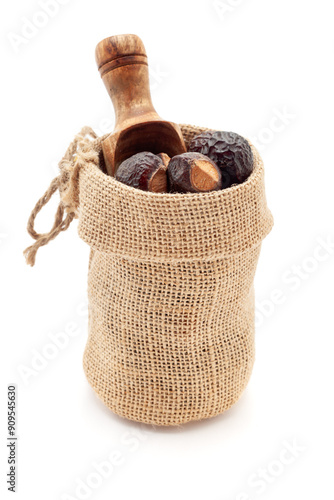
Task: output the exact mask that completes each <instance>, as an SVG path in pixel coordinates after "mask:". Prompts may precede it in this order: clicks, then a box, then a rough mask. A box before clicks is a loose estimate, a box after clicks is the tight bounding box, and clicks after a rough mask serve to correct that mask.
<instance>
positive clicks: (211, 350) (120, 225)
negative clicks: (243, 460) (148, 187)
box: [60, 125, 273, 425]
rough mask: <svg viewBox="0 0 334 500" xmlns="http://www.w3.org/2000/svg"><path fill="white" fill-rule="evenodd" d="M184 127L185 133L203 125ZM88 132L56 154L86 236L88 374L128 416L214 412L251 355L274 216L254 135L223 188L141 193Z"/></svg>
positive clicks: (243, 380) (234, 390)
mask: <svg viewBox="0 0 334 500" xmlns="http://www.w3.org/2000/svg"><path fill="white" fill-rule="evenodd" d="M181 129H182V132H183V135H184V138H185V141H186V143H188V142H189V141H190V140H191V139H192V137H194V135H196V134H198V133H200V132H202V131H203V130H206V129H203V128H198V127H193V126H188V125H183V126H181ZM90 136H91V137H92V138H93V140H88V139H87V138H85V137H83V138H82V139H81V140H80V141H79V143H78V144H77V145H76V148H72V150H73V155H72V159H66V161H65V162H63V164H62V165H61V167H62V179H63V182H62V183H61V185H60V191H61V195H62V203H63V204H64V205H65V207H66V209H67V212H68V213H74V214H76V215H78V216H79V229H78V231H79V235H80V237H81V238H82V239H83V240H84V241H85V242H86V243H88V244H89V245H90V247H91V255H90V264H89V274H88V298H89V337H88V341H87V345H86V349H85V353H84V370H85V373H86V376H87V379H88V381H89V383H90V384H91V386H92V387H93V389H94V390H95V392H96V393H97V395H98V396H99V397H100V398H101V400H102V401H103V402H104V403H105V404H106V405H107V406H108V407H109V408H110V409H111V410H112V411H114V412H115V413H117V414H119V415H121V416H123V417H126V418H129V419H131V420H136V421H140V422H145V423H149V424H156V425H179V424H183V423H185V422H188V421H191V420H199V419H203V418H209V417H213V416H215V415H218V414H219V413H222V412H223V411H225V410H226V409H228V408H230V407H231V405H233V404H234V403H235V402H236V401H237V400H238V398H239V397H240V395H241V394H242V392H243V390H244V388H245V386H246V385H247V382H248V380H249V377H250V374H251V371H252V367H253V362H254V290H253V279H254V274H255V270H256V265H257V260H258V257H259V252H260V246H261V241H262V240H263V238H264V237H265V236H266V235H267V234H268V233H269V231H270V229H271V227H272V224H273V221H272V216H271V214H270V212H269V210H268V208H267V204H266V198H265V191H264V171H263V164H262V161H261V159H260V157H259V154H258V153H257V151H256V150H255V148H253V147H252V149H253V154H254V160H255V165H254V172H253V173H252V174H251V176H250V177H249V178H248V179H247V181H245V182H244V183H243V184H240V185H235V186H232V187H231V188H229V189H226V190H222V191H215V192H211V193H199V194H157V193H147V192H143V191H140V190H137V189H134V188H131V187H128V186H126V185H124V184H121V183H120V182H118V181H116V180H115V179H114V178H112V177H110V176H107V175H105V174H104V173H103V172H102V171H101V170H100V169H99V160H98V159H99V153H100V150H101V141H102V140H103V138H96V136H95V137H94V135H93V133H91V134H90ZM74 150H75V152H74ZM74 157H75V161H74Z"/></svg>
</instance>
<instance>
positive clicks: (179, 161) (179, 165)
mask: <svg viewBox="0 0 334 500" xmlns="http://www.w3.org/2000/svg"><path fill="white" fill-rule="evenodd" d="M167 172H168V180H169V185H170V190H171V191H172V192H177V193H186V192H189V193H199V192H206V191H216V190H218V189H221V173H220V170H219V168H218V167H217V165H215V163H214V162H213V161H212V160H210V158H208V157H207V156H204V155H202V154H201V153H183V154H181V155H177V156H174V157H173V158H172V159H171V160H170V162H169V165H168V170H167Z"/></svg>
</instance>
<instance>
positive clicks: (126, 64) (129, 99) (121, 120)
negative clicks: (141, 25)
mask: <svg viewBox="0 0 334 500" xmlns="http://www.w3.org/2000/svg"><path fill="white" fill-rule="evenodd" d="M95 57H96V62H97V66H98V69H99V72H100V74H101V77H102V80H103V82H104V84H105V86H106V88H107V91H108V94H109V96H110V98H111V100H112V103H113V105H114V110H115V116H116V123H115V130H117V129H122V128H125V127H127V126H129V125H132V124H134V123H135V122H136V121H138V119H139V118H140V117H141V116H142V115H146V114H149V115H150V116H149V118H150V119H153V120H154V119H158V118H159V117H158V115H157V113H156V111H155V109H154V107H153V104H152V100H151V93H150V87H149V73H148V64H147V55H146V51H145V47H144V44H143V42H142V41H141V39H140V38H139V37H138V36H137V35H116V36H112V37H109V38H105V39H104V40H102V41H101V42H100V43H99V44H98V45H97V47H96V51H95Z"/></svg>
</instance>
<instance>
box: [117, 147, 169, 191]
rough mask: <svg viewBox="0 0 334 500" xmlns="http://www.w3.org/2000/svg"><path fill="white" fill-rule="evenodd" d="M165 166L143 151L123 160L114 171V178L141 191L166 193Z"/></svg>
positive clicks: (155, 156) (159, 160)
mask: <svg viewBox="0 0 334 500" xmlns="http://www.w3.org/2000/svg"><path fill="white" fill-rule="evenodd" d="M166 171H167V166H166V165H164V163H163V161H162V159H161V158H160V157H159V156H158V155H155V154H153V153H150V152H148V151H143V152H142V153H137V154H135V155H133V156H131V157H130V158H128V159H127V160H124V161H123V162H122V163H121V164H120V166H119V167H118V169H117V171H116V175H115V178H116V179H117V180H118V181H120V182H123V184H127V185H128V186H132V187H134V188H138V189H142V190H143V191H152V192H154V193H166V192H167V172H166Z"/></svg>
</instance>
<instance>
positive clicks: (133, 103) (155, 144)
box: [95, 35, 186, 176]
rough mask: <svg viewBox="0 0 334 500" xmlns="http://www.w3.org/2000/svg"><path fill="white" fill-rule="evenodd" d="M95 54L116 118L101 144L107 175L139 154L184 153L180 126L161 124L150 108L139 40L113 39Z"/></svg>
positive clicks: (145, 62) (126, 37)
mask: <svg viewBox="0 0 334 500" xmlns="http://www.w3.org/2000/svg"><path fill="white" fill-rule="evenodd" d="M95 54H96V62H97V65H98V68H99V71H100V74H101V77H102V80H103V82H104V84H105V86H106V88H107V91H108V94H109V95H110V97H111V100H112V102H113V105H114V109H115V115H116V123H115V129H114V131H113V132H112V133H111V134H110V135H109V136H108V137H107V138H106V139H105V140H104V141H103V143H102V150H103V156H104V160H105V163H106V169H107V172H108V174H109V175H112V176H113V175H114V174H115V171H116V169H117V167H118V166H119V165H120V163H122V161H123V160H126V159H127V158H129V157H130V156H132V155H134V154H136V153H140V152H141V151H150V152H151V153H154V154H158V153H161V152H164V153H167V154H168V155H169V156H170V157H173V156H175V155H178V154H181V153H184V152H185V151H186V147H185V144H184V141H183V137H182V133H181V130H180V128H179V126H178V125H176V124H175V123H171V122H167V121H165V120H162V119H161V118H160V116H159V115H158V114H157V112H156V111H155V109H154V107H153V104H152V100H151V94H150V88H149V76H148V65H147V56H146V52H145V47H144V44H143V42H142V41H141V39H140V38H139V37H138V36H136V35H117V36H112V37H110V38H106V39H105V40H102V41H101V42H100V43H99V44H98V45H97V47H96V53H95Z"/></svg>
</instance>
